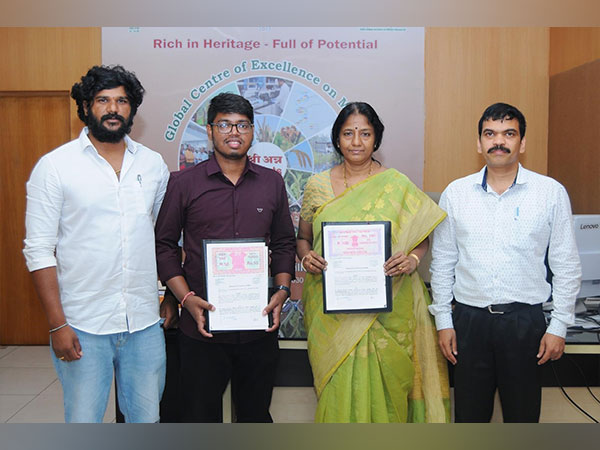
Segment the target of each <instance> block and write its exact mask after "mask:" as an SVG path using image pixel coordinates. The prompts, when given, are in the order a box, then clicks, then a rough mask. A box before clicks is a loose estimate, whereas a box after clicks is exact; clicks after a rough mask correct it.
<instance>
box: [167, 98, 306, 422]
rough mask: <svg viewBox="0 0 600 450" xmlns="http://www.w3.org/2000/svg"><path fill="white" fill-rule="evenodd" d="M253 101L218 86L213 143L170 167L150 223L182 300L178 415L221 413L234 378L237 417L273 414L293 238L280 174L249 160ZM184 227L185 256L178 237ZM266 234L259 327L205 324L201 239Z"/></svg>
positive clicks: (210, 115)
mask: <svg viewBox="0 0 600 450" xmlns="http://www.w3.org/2000/svg"><path fill="white" fill-rule="evenodd" d="M253 122H254V112H253V110H252V105H250V102H248V101H247V100H246V99H244V98H243V97H241V96H239V95H235V94H231V93H222V94H219V95H217V96H215V97H214V98H213V99H212V100H211V102H210V106H209V108H208V112H207V126H206V131H207V133H208V139H209V140H210V141H212V144H213V149H214V152H213V153H212V155H211V157H210V158H209V159H208V160H206V161H204V162H202V163H200V164H198V165H197V166H195V167H193V168H190V169H187V170H184V171H181V172H177V173H173V174H171V179H170V181H169V185H168V187H167V193H166V194H165V201H164V203H163V206H162V208H161V210H160V213H159V216H158V220H157V223H156V249H157V259H158V271H159V275H160V278H161V280H163V282H165V283H166V284H167V285H168V286H169V288H170V289H171V291H172V292H173V294H174V295H175V297H176V298H177V300H178V301H179V302H180V303H181V304H182V313H181V320H180V322H179V335H178V345H179V354H180V361H181V365H180V383H181V384H180V392H181V417H180V420H181V421H182V422H221V421H222V420H223V411H222V396H223V393H224V391H225V388H226V387H227V383H228V382H229V380H230V379H231V382H232V396H233V402H234V405H235V413H236V419H237V422H272V418H271V415H270V414H269V405H270V403H271V394H272V391H273V383H274V379H275V370H276V368H277V361H278V355H279V348H278V343H277V332H276V331H277V328H278V326H279V316H280V313H281V306H282V304H283V302H284V301H285V300H286V299H287V298H288V295H289V286H290V282H291V280H292V277H293V275H294V258H295V257H294V252H295V237H294V228H293V226H292V221H291V218H290V214H289V209H288V201H287V193H286V190H285V184H284V182H283V179H282V177H281V175H279V174H278V173H277V172H275V171H274V170H271V169H267V168H264V167H261V166H258V165H256V164H253V163H252V162H251V161H250V160H249V159H248V158H247V156H246V155H247V153H248V150H249V149H250V146H251V144H252V140H253V132H254V125H253ZM182 231H183V235H184V240H183V250H184V252H185V255H186V256H185V262H184V264H183V266H182V264H181V258H180V257H179V253H178V248H177V245H178V241H179V238H180V235H181V232H182ZM238 238H265V240H266V242H267V245H268V246H269V250H270V252H271V263H270V269H271V274H272V275H273V278H274V283H273V284H274V285H275V286H277V288H276V289H275V290H274V292H273V293H272V296H271V298H270V302H269V304H268V306H267V307H266V308H265V310H264V313H272V314H273V326H272V327H270V328H269V329H268V330H266V331H245V332H223V333H216V334H211V333H209V332H207V331H206V329H205V318H204V311H205V310H213V309H214V307H213V306H212V305H210V304H209V303H208V302H207V301H206V300H205V298H206V286H205V280H204V269H205V268H204V250H203V240H204V239H238Z"/></svg>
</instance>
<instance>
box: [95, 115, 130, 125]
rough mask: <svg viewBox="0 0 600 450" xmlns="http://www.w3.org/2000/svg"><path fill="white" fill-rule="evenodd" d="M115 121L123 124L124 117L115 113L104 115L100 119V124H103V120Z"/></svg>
mask: <svg viewBox="0 0 600 450" xmlns="http://www.w3.org/2000/svg"><path fill="white" fill-rule="evenodd" d="M114 119H117V120H118V121H120V122H121V123H125V117H123V116H121V115H119V114H117V113H112V114H104V115H103V116H102V117H101V118H100V122H104V121H105V120H114Z"/></svg>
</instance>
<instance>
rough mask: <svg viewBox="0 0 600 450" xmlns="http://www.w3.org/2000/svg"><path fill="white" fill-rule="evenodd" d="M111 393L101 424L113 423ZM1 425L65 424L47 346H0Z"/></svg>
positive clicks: (59, 394)
mask: <svg viewBox="0 0 600 450" xmlns="http://www.w3.org/2000/svg"><path fill="white" fill-rule="evenodd" d="M113 391H114V389H113V390H111V393H110V398H109V401H108V407H107V409H106V414H105V416H104V422H114V421H115V397H114V392H113ZM0 422H7V423H34V422H44V423H60V422H64V409H63V398H62V387H61V385H60V383H59V381H58V379H57V377H56V372H55V371H54V367H53V366H52V360H51V358H50V350H49V348H48V346H27V347H10V346H9V347H1V346H0Z"/></svg>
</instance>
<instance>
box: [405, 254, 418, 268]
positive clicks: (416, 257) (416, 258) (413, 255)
mask: <svg viewBox="0 0 600 450" xmlns="http://www.w3.org/2000/svg"><path fill="white" fill-rule="evenodd" d="M408 256H412V257H413V258H415V261H417V267H418V266H419V264H421V260H420V259H419V257H418V256H417V255H415V254H414V253H411V254H410V255H408Z"/></svg>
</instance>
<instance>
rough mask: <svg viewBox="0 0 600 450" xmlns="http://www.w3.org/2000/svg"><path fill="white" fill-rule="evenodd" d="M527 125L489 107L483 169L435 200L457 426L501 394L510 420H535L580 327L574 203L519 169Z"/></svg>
mask: <svg viewBox="0 0 600 450" xmlns="http://www.w3.org/2000/svg"><path fill="white" fill-rule="evenodd" d="M525 127H526V124H525V117H524V116H523V114H522V113H521V112H520V111H519V110H518V109H517V108H515V107H513V106H511V105H507V104H504V103H496V104H494V105H491V106H490V107H488V108H487V109H486V110H485V111H484V113H483V115H482V116H481V119H480V120H479V126H478V131H479V139H478V141H477V151H478V152H479V153H480V154H482V155H483V158H484V159H485V162H486V166H485V167H484V168H483V169H481V170H480V171H479V172H478V173H475V174H472V175H469V176H467V177H464V178H461V179H459V180H455V181H454V182H452V183H450V185H449V186H448V187H447V188H446V190H444V192H443V193H442V195H441V198H440V202H439V205H440V207H442V208H443V209H444V210H445V211H446V212H447V213H448V217H447V218H446V220H444V222H442V224H440V225H439V226H438V227H437V228H436V230H435V232H434V239H433V250H432V256H433V259H432V263H431V288H432V291H433V304H432V305H431V306H430V311H431V313H432V314H434V315H435V321H436V326H437V329H438V340H439V345H440V348H441V350H442V353H443V354H444V356H445V357H446V358H447V359H448V361H450V362H451V363H452V364H454V366H455V367H454V401H455V418H456V421H457V422H489V421H490V419H491V417H492V412H493V406H494V395H495V392H496V389H498V392H499V395H500V401H501V404H502V414H503V417H504V421H505V422H538V421H539V416H540V406H541V365H542V364H544V363H546V362H547V361H555V360H557V359H559V358H560V357H561V356H562V354H563V351H564V348H565V335H566V332H567V326H568V325H569V324H572V323H573V321H574V309H575V296H576V295H577V292H578V291H579V283H580V278H581V268H580V263H579V256H578V253H577V248H576V245H575V238H574V232H573V225H572V216H571V205H570V202H569V197H568V195H567V192H566V191H565V188H564V187H563V186H562V185H560V184H559V183H558V182H556V181H555V180H553V179H552V178H549V177H546V176H544V175H540V174H537V173H535V172H532V171H530V170H527V169H525V168H524V167H522V166H521V165H520V164H519V157H520V155H521V154H522V153H524V152H525ZM546 255H547V261H548V265H549V267H550V269H551V271H552V273H553V274H554V277H553V279H552V286H551V285H550V284H549V283H548V282H547V281H546V275H547V274H546V264H545V259H546ZM551 294H552V298H553V305H554V310H553V311H552V316H551V320H550V323H549V325H548V326H546V321H545V318H544V313H543V311H542V303H544V302H545V301H546V300H548V298H549V297H550V295H551ZM453 298H454V299H455V300H456V303H455V306H454V310H452V308H451V301H452V299H453Z"/></svg>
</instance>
